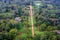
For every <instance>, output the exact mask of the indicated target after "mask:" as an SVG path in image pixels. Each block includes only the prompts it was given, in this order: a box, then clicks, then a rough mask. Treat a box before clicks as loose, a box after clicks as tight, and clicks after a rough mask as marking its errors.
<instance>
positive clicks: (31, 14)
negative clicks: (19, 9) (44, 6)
mask: <svg viewBox="0 0 60 40" xmlns="http://www.w3.org/2000/svg"><path fill="white" fill-rule="evenodd" d="M29 7H30V10H29V15H30V20H31V26H32V37H34V23H33V11H32V5H30V6H29Z"/></svg>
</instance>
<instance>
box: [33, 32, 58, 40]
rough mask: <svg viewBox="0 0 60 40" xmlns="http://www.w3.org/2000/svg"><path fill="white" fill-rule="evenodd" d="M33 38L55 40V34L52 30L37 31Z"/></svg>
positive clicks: (35, 39)
mask: <svg viewBox="0 0 60 40" xmlns="http://www.w3.org/2000/svg"><path fill="white" fill-rule="evenodd" d="M34 40H57V35H56V34H55V33H53V32H48V31H45V32H38V33H37V34H36V36H35V38H34Z"/></svg>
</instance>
